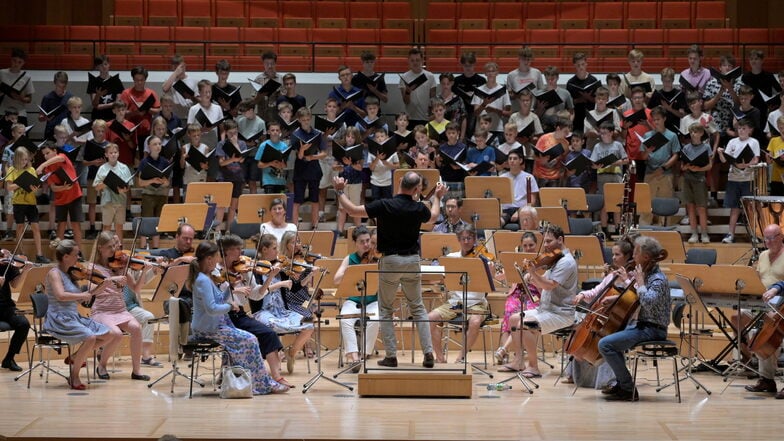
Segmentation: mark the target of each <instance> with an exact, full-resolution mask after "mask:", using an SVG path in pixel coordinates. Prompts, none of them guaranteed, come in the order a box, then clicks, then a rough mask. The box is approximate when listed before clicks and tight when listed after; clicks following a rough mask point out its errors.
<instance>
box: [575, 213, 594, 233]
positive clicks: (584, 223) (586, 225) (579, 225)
mask: <svg viewBox="0 0 784 441" xmlns="http://www.w3.org/2000/svg"><path fill="white" fill-rule="evenodd" d="M569 234H575V235H579V236H587V235H589V234H593V221H592V220H591V219H588V218H585V217H570V218H569Z"/></svg>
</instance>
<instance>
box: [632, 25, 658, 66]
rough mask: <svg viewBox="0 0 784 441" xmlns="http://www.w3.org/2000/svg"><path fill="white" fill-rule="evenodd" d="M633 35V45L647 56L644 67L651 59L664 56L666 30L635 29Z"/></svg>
mask: <svg viewBox="0 0 784 441" xmlns="http://www.w3.org/2000/svg"><path fill="white" fill-rule="evenodd" d="M632 35H633V38H632V43H633V44H635V45H638V46H636V48H637V49H639V50H641V51H642V52H643V54H645V59H646V60H645V61H644V62H643V65H646V63H647V61H648V60H647V59H648V58H649V57H654V58H657V57H663V56H664V43H665V41H664V29H634V30H633V31H632Z"/></svg>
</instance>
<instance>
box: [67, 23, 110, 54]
mask: <svg viewBox="0 0 784 441" xmlns="http://www.w3.org/2000/svg"><path fill="white" fill-rule="evenodd" d="M100 39H101V28H100V27H98V26H69V27H68V47H67V48H66V52H68V53H70V54H87V55H90V56H93V55H97V54H98V53H100V49H101V48H100V46H98V43H99V41H100Z"/></svg>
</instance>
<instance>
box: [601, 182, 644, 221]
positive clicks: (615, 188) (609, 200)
mask: <svg viewBox="0 0 784 441" xmlns="http://www.w3.org/2000/svg"><path fill="white" fill-rule="evenodd" d="M623 190H624V184H623V183H620V182H608V183H606V184H604V209H605V210H607V212H608V213H619V212H620V211H621V204H622V203H623ZM634 203H635V204H636V206H637V214H646V213H651V211H652V209H651V187H650V186H649V185H648V184H646V183H644V182H638V183H637V184H635V186H634Z"/></svg>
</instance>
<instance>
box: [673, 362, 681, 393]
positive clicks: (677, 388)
mask: <svg viewBox="0 0 784 441" xmlns="http://www.w3.org/2000/svg"><path fill="white" fill-rule="evenodd" d="M672 376H673V377H674V379H675V395H676V396H677V397H678V402H679V403H680V402H681V380H680V378H678V361H677V357H672Z"/></svg>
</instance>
